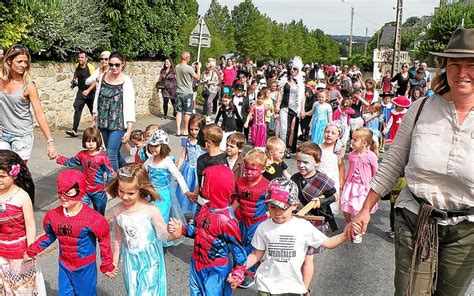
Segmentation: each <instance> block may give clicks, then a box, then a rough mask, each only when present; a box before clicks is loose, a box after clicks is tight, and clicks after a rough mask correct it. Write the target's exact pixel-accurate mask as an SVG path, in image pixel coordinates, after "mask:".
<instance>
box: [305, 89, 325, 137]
mask: <svg viewBox="0 0 474 296" xmlns="http://www.w3.org/2000/svg"><path fill="white" fill-rule="evenodd" d="M328 99H329V92H328V91H327V90H325V89H324V90H320V91H319V93H318V101H317V102H314V105H313V109H311V111H308V112H303V115H304V116H310V115H313V121H312V123H311V130H310V133H311V141H313V142H314V143H316V144H318V145H320V144H322V143H323V142H324V130H325V129H326V125H327V124H328V122H330V121H332V107H331V105H330V104H329V103H328Z"/></svg>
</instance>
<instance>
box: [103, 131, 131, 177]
mask: <svg viewBox="0 0 474 296" xmlns="http://www.w3.org/2000/svg"><path fill="white" fill-rule="evenodd" d="M100 133H101V135H102V140H103V141H104V143H105V147H106V148H107V155H108V156H109V159H110V163H111V164H112V168H113V169H114V171H118V168H119V161H120V158H121V156H120V147H122V137H123V135H125V131H124V130H122V131H111V130H108V129H105V128H101V129H100Z"/></svg>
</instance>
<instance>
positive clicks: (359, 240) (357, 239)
mask: <svg viewBox="0 0 474 296" xmlns="http://www.w3.org/2000/svg"><path fill="white" fill-rule="evenodd" d="M352 243H353V244H360V243H362V234H358V235H356V236H355V237H354V239H353V240H352Z"/></svg>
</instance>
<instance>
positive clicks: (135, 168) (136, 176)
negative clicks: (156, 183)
mask: <svg viewBox="0 0 474 296" xmlns="http://www.w3.org/2000/svg"><path fill="white" fill-rule="evenodd" d="M120 170H123V171H125V172H127V173H128V174H130V177H129V176H122V175H121V174H120ZM119 182H127V183H132V184H134V185H135V187H136V188H137V189H138V190H139V191H140V197H141V198H143V199H146V198H147V197H150V200H151V201H153V200H161V197H160V195H159V194H158V192H156V190H155V188H154V187H153V185H152V184H151V181H150V178H149V177H148V173H147V171H146V170H145V168H144V167H143V166H142V165H141V164H138V163H129V164H126V165H125V166H124V167H122V168H120V169H119V172H118V174H117V177H116V178H115V179H113V180H112V182H110V183H109V185H107V187H106V188H105V191H106V192H107V193H108V194H110V195H111V196H112V197H114V198H115V197H117V196H118V195H119V193H118V187H119Z"/></svg>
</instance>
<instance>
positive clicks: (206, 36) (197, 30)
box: [189, 17, 211, 62]
mask: <svg viewBox="0 0 474 296" xmlns="http://www.w3.org/2000/svg"><path fill="white" fill-rule="evenodd" d="M189 46H197V48H198V58H197V60H198V62H199V60H200V58H201V47H207V48H209V47H211V33H210V32H209V28H208V27H207V25H206V22H205V21H204V18H203V17H201V19H200V20H199V23H198V24H197V25H196V27H194V29H193V31H192V32H191V35H189Z"/></svg>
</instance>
